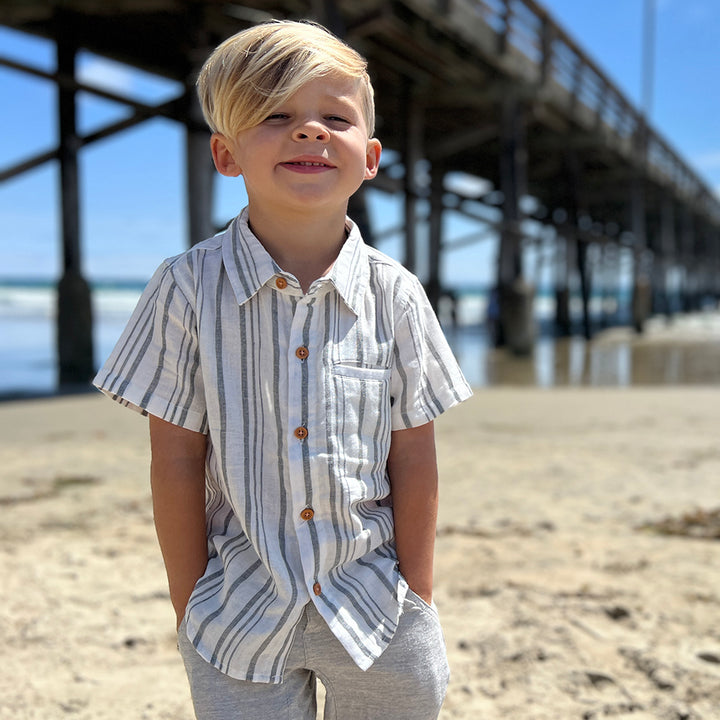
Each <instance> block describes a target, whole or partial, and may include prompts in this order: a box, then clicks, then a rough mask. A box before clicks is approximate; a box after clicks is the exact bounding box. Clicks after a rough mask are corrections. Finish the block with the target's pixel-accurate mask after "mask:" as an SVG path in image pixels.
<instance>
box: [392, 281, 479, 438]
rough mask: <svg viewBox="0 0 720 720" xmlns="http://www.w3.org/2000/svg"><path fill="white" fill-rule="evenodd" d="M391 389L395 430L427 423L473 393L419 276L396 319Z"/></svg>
mask: <svg viewBox="0 0 720 720" xmlns="http://www.w3.org/2000/svg"><path fill="white" fill-rule="evenodd" d="M390 392H391V397H392V403H393V405H392V428H393V430H402V429H407V428H411V427H416V426H418V425H424V424H425V423H427V422H430V421H431V420H434V419H435V418H436V417H437V416H439V415H441V414H442V413H443V412H445V411H446V410H448V409H449V408H451V407H453V406H454V405H457V404H458V403H460V402H462V401H463V400H467V399H468V398H469V397H470V396H471V395H472V390H471V389H470V386H469V385H468V383H467V381H466V380H465V378H464V376H463V374H462V371H461V370H460V367H459V366H458V364H457V361H456V360H455V356H454V355H453V353H452V350H451V349H450V346H449V345H448V342H447V340H446V339H445V336H444V334H443V331H442V329H441V327H440V323H439V322H438V320H437V317H436V316H435V312H434V311H433V309H432V306H431V305H430V302H429V301H428V299H427V296H426V295H425V291H424V290H423V287H422V285H421V284H420V282H419V281H417V280H416V279H415V282H414V286H413V291H412V292H411V293H410V295H409V297H408V300H407V304H406V307H405V309H404V311H403V312H402V313H401V315H400V316H399V318H398V320H397V321H396V323H395V348H394V358H393V371H392V378H391V388H390Z"/></svg>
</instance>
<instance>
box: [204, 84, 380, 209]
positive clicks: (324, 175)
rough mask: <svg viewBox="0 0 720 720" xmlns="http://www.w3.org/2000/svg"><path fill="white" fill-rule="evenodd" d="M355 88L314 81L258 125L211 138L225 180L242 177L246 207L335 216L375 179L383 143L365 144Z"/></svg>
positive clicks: (376, 141) (362, 119)
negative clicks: (229, 177) (361, 187)
mask: <svg viewBox="0 0 720 720" xmlns="http://www.w3.org/2000/svg"><path fill="white" fill-rule="evenodd" d="M367 134H368V133H367V128H366V125H365V120H364V118H363V114H362V111H361V104H360V97H359V90H358V84H357V83H356V82H355V81H353V80H351V79H346V78H342V77H335V78H333V77H329V78H319V79H317V80H311V81H309V82H308V83H306V84H305V85H303V86H302V87H301V88H300V89H299V90H298V91H297V92H296V93H295V94H294V95H292V96H291V97H290V98H289V99H288V100H287V101H286V102H285V103H284V104H283V105H281V106H280V107H279V108H277V109H276V110H275V111H274V112H273V114H272V115H270V116H269V117H268V118H266V119H265V120H264V121H263V122H262V123H260V124H259V125H256V126H255V127H252V128H248V129H247V130H242V131H240V132H239V133H238V134H237V136H235V137H233V138H227V137H225V136H223V135H218V134H215V135H213V138H212V150H213V159H214V160H215V165H216V167H217V169H218V171H219V172H220V173H221V174H223V175H229V176H233V177H235V176H238V175H242V176H243V177H244V179H245V185H246V189H247V193H248V198H249V202H250V208H251V210H252V208H253V206H255V207H258V208H262V210H263V211H264V212H273V213H282V214H288V213H293V212H297V211H300V212H307V211H308V210H311V211H313V212H318V213H319V212H323V211H328V212H340V211H342V213H343V214H344V213H345V211H346V208H347V201H348V198H349V197H350V196H351V195H352V194H353V193H354V192H355V191H356V190H357V189H358V188H359V187H360V185H361V184H362V182H363V180H366V179H370V178H373V177H375V175H376V174H377V170H378V165H379V162H380V151H381V148H380V143H379V141H378V140H376V139H374V138H371V139H370V140H368V137H367Z"/></svg>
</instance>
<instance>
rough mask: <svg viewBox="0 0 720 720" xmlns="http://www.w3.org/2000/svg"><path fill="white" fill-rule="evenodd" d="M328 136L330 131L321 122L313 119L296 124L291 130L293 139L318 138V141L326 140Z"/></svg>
mask: <svg viewBox="0 0 720 720" xmlns="http://www.w3.org/2000/svg"><path fill="white" fill-rule="evenodd" d="M329 138H330V133H329V132H328V130H327V128H326V127H325V126H324V125H323V124H322V123H319V122H316V121H314V120H310V121H308V122H304V123H303V124H302V125H298V127H296V128H295V130H294V131H293V139H294V140H318V141H320V142H327V141H328V139H329Z"/></svg>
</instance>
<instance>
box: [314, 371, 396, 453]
mask: <svg viewBox="0 0 720 720" xmlns="http://www.w3.org/2000/svg"><path fill="white" fill-rule="evenodd" d="M390 373H391V370H390V368H377V367H365V366H360V365H357V364H355V365H350V364H347V365H346V364H343V363H335V364H333V365H332V370H331V373H330V377H331V387H332V392H333V395H334V398H333V400H334V402H332V403H330V407H332V406H334V407H336V408H337V416H336V417H334V418H332V417H329V418H328V420H329V421H330V422H331V423H336V428H337V433H338V435H339V436H340V437H342V438H343V440H344V445H345V449H346V451H347V449H348V448H354V449H355V450H356V451H357V453H358V455H359V456H360V457H362V458H364V459H365V460H370V459H371V458H373V457H375V459H377V455H379V456H380V457H382V456H384V455H385V454H386V449H387V446H389V440H390V430H391V427H390V408H391V399H390ZM331 413H332V411H331Z"/></svg>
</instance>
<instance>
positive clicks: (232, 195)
mask: <svg viewBox="0 0 720 720" xmlns="http://www.w3.org/2000/svg"><path fill="white" fill-rule="evenodd" d="M543 4H544V5H545V6H546V7H547V9H548V10H549V11H550V13H551V14H552V15H553V16H554V18H555V19H556V20H557V21H558V22H559V24H560V25H561V26H562V27H563V28H564V29H565V30H566V31H567V32H568V33H569V34H570V35H571V36H572V37H574V38H575V39H576V40H577V42H578V43H579V44H580V45H581V47H583V48H584V49H585V50H586V51H587V52H588V53H589V54H590V55H591V56H592V57H593V58H594V59H595V60H596V62H597V64H598V65H600V67H602V68H603V69H604V70H605V72H606V73H607V74H608V75H609V76H610V77H611V78H612V79H613V80H614V81H615V82H616V83H617V84H618V85H619V86H620V87H621V88H622V89H623V90H624V92H625V93H626V95H627V96H628V98H629V99H630V100H631V101H633V102H634V103H635V104H636V105H640V104H641V100H642V27H643V5H644V0H603V2H597V1H596V0H547V1H546V2H544V3H543ZM655 4H656V8H657V16H656V36H655V63H654V83H653V87H654V91H653V103H652V106H651V108H650V119H651V122H652V124H653V126H654V127H655V128H656V129H657V130H658V131H659V132H660V133H661V134H662V135H663V136H664V137H665V139H666V140H667V141H668V142H669V143H670V144H671V146H673V147H674V148H675V149H676V150H677V151H678V152H679V153H680V154H681V155H682V156H683V157H684V158H685V159H686V161H688V162H689V163H690V164H691V165H692V166H693V167H694V168H695V169H696V170H697V171H698V172H699V173H700V174H701V175H702V176H703V177H704V178H705V180H706V181H707V182H708V184H709V185H710V186H711V187H712V188H714V189H715V190H716V192H718V193H719V194H720V132H719V131H718V128H720V120H719V118H720V51H718V44H717V43H718V40H717V38H718V37H720V2H717V0H655ZM0 54H2V55H6V56H10V57H13V58H16V59H21V60H26V61H28V62H32V63H33V64H34V65H36V66H38V67H40V68H43V69H47V70H52V69H53V67H54V48H53V46H52V44H51V43H49V42H46V41H43V40H40V39H37V38H31V37H28V36H24V35H21V34H18V33H14V32H11V31H8V30H7V29H5V28H2V27H0ZM80 77H81V78H82V79H83V80H84V81H86V82H89V83H97V84H100V85H103V86H105V87H109V88H111V89H116V90H122V91H123V92H127V93H130V94H131V95H132V96H133V97H136V98H138V99H141V100H145V101H148V102H158V101H160V100H162V99H163V98H165V97H171V96H173V95H174V94H176V92H177V88H176V87H175V86H174V85H173V84H172V83H169V82H166V81H162V80H160V79H158V78H154V77H152V76H148V75H143V74H141V73H138V72H136V71H134V70H131V69H129V68H126V67H123V66H119V65H114V64H109V63H107V62H105V61H102V60H101V59H99V58H96V57H93V56H90V55H87V54H83V55H82V56H81V58H80ZM0 92H2V96H3V97H4V98H5V99H6V102H5V103H4V107H5V110H4V112H3V113H2V117H1V119H0V130H1V132H0V167H6V166H7V165H9V164H11V163H13V162H16V161H19V160H22V159H24V158H26V157H28V156H30V155H33V154H35V153H38V152H42V151H44V150H49V149H51V148H53V147H54V146H55V144H56V138H57V135H56V128H55V97H54V92H53V90H52V85H51V84H50V83H48V82H46V81H43V80H40V79H35V78H30V77H29V76H27V75H24V74H21V73H18V72H16V71H11V70H8V69H5V68H0ZM125 112H126V111H125V110H124V109H123V108H122V107H118V106H116V105H114V104H112V103H109V102H106V101H99V100H97V99H94V98H91V97H87V96H85V97H81V100H80V130H81V132H87V131H89V130H92V129H94V128H97V127H100V126H101V125H103V124H104V123H106V122H109V121H112V120H114V119H118V118H119V117H122V116H123V115H124V114H125ZM381 139H382V138H381ZM183 151H184V137H183V133H182V131H181V129H180V128H179V127H177V126H176V125H175V124H174V123H171V122H169V121H165V120H153V121H151V122H148V123H145V124H144V125H141V126H139V127H137V128H134V129H132V130H129V131H126V132H124V133H121V134H120V135H117V136H116V137H114V138H111V139H107V140H104V141H101V142H99V143H97V144H95V145H93V146H90V147H88V148H86V149H85V150H83V152H82V154H81V191H82V195H83V203H82V209H83V215H82V241H83V262H84V268H85V272H86V274H87V275H88V277H90V278H91V279H104V278H128V277H129V278H137V279H146V278H147V277H148V276H149V275H150V273H151V272H152V270H153V269H154V268H155V267H156V265H157V264H158V263H159V261H160V260H162V258H164V257H167V256H169V255H173V254H176V253H178V252H180V251H182V250H183V249H184V247H185V238H186V233H185V209H184V197H185V191H184V161H183ZM57 175H58V173H57V168H56V166H55V164H53V163H50V164H48V165H46V166H44V167H41V168H38V169H36V170H34V171H32V172H30V173H28V174H26V175H25V176H23V177H19V178H15V179H13V180H11V181H8V182H5V183H2V184H0V277H8V276H11V277H40V278H55V277H57V276H58V274H59V272H60V249H59V223H58V220H59V189H58V178H57ZM217 187H218V200H217V211H216V216H217V217H216V219H217V220H218V221H219V220H221V219H228V218H230V217H231V216H232V215H233V214H235V213H236V212H237V211H238V210H239V209H240V207H241V206H242V204H243V203H244V192H243V190H242V184H241V183H238V182H232V181H228V180H222V181H221V182H219V183H218V186H217ZM371 212H372V219H373V221H375V223H376V226H377V227H380V228H382V227H392V226H397V225H398V224H399V223H400V221H401V216H400V208H399V204H398V203H397V202H393V201H389V200H388V199H387V198H382V197H377V198H376V199H375V201H374V202H373V203H372V205H371ZM468 230H469V228H468V226H467V225H462V224H461V223H457V222H451V223H449V224H448V235H449V236H450V237H452V236H462V235H465V234H467V232H468ZM381 249H383V250H385V251H386V252H389V253H390V254H394V255H396V256H398V255H399V253H400V246H399V243H397V242H393V241H387V242H386V243H384V244H383V245H381ZM491 256H492V244H491V243H485V244H484V245H482V246H473V247H468V248H465V249H463V250H458V251H455V252H453V253H450V254H449V255H448V256H447V259H446V265H445V268H444V275H445V276H446V277H448V278H450V277H451V278H453V280H455V281H457V282H477V281H478V280H480V281H487V280H489V279H490V277H491V275H492V271H493V262H492V257H491ZM400 259H401V258H400ZM479 269H480V272H478V270H479Z"/></svg>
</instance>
